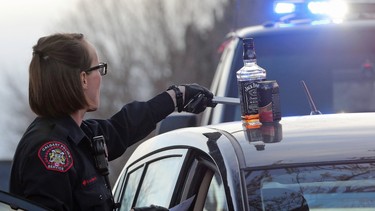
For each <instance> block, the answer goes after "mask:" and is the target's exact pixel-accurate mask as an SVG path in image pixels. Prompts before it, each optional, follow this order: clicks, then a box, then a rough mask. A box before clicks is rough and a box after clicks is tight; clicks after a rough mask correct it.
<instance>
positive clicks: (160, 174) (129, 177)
mask: <svg viewBox="0 0 375 211" xmlns="http://www.w3.org/2000/svg"><path fill="white" fill-rule="evenodd" d="M123 172H124V173H122V174H121V175H120V177H119V180H118V182H117V183H118V185H117V186H116V187H115V189H114V195H115V200H116V201H117V202H119V203H120V204H121V207H120V210H121V211H122V210H124V211H125V210H126V211H128V210H130V209H131V208H132V207H144V206H150V205H151V204H153V205H158V206H163V207H167V208H172V207H175V209H176V210H183V208H182V207H179V206H183V205H186V203H188V207H191V208H193V210H210V211H211V210H227V207H228V206H227V200H226V195H225V191H224V185H223V181H222V179H221V176H220V174H219V171H218V169H217V167H216V165H215V164H214V162H213V161H212V160H211V159H210V157H209V156H208V155H206V154H205V153H203V152H202V151H199V150H196V149H191V148H190V149H187V148H178V149H166V150H163V151H157V152H154V153H151V154H148V155H145V156H143V157H142V159H140V160H137V161H136V162H134V163H131V164H129V165H127V168H126V169H124V171H123ZM190 210H191V209H190Z"/></svg>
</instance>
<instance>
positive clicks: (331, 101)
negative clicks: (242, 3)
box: [224, 23, 375, 121]
mask: <svg viewBox="0 0 375 211" xmlns="http://www.w3.org/2000/svg"><path fill="white" fill-rule="evenodd" d="M293 28H294V27H292V28H290V29H289V28H286V29H283V30H275V31H269V32H267V34H266V33H258V34H250V35H248V36H249V37H253V38H254V42H255V48H256V53H257V61H258V64H259V65H260V66H261V67H263V68H265V69H266V71H267V79H268V80H277V82H278V84H279V86H280V97H281V98H280V100H281V110H282V114H283V116H291V115H306V114H309V113H310V106H309V103H308V101H307V98H306V94H305V91H304V89H303V87H302V85H301V81H302V80H303V81H305V83H306V85H307V86H308V88H309V90H310V93H311V95H312V97H313V99H314V102H315V104H316V106H317V108H318V110H320V111H321V112H322V113H339V112H367V111H375V85H374V84H375V70H374V63H375V42H373V41H372V40H373V35H374V34H375V27H373V26H372V25H371V24H365V23H363V24H358V25H354V24H353V25H345V26H344V25H329V27H328V26H320V27H310V28H308V27H306V28H304V27H300V28H294V29H293ZM242 66H243V62H242V43H241V42H239V44H238V45H237V48H236V50H235V53H234V61H233V63H232V66H231V76H230V82H229V86H228V88H229V89H228V90H227V91H228V93H227V95H228V96H231V97H237V96H238V93H237V92H238V91H237V82H236V76H235V72H236V71H237V70H238V69H240V68H241V67H242ZM224 116H225V117H224V118H225V119H224V121H233V120H235V119H238V118H234V117H239V116H240V115H239V107H238V106H230V105H227V106H226V111H225V114H224Z"/></svg>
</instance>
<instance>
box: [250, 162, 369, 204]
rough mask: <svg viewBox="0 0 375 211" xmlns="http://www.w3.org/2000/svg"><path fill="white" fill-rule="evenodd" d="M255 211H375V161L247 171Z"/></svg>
mask: <svg viewBox="0 0 375 211" xmlns="http://www.w3.org/2000/svg"><path fill="white" fill-rule="evenodd" d="M245 176H246V184H247V190H248V202H249V206H250V209H251V210H328V209H334V210H342V209H345V210H369V208H371V210H373V209H374V208H375V180H374V176H375V164H374V163H363V164H346V165H327V166H312V167H296V168H295V167H293V168H284V169H271V170H263V171H247V173H246V175H245Z"/></svg>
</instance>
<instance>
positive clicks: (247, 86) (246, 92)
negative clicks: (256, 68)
mask: <svg viewBox="0 0 375 211" xmlns="http://www.w3.org/2000/svg"><path fill="white" fill-rule="evenodd" d="M258 86H259V85H258V83H257V82H256V81H238V90H239V96H240V101H241V112H242V116H246V115H253V114H258V94H257V89H258Z"/></svg>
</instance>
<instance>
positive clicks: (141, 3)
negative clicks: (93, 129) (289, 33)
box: [0, 0, 272, 180]
mask: <svg viewBox="0 0 375 211" xmlns="http://www.w3.org/2000/svg"><path fill="white" fill-rule="evenodd" d="M271 10H272V1H270V0H189V1H183V0H106V1H92V0H53V1H50V0H2V1H1V7H0V26H1V33H0V44H1V45H0V46H1V51H0V64H1V68H2V77H1V78H0V82H1V88H0V102H1V103H0V112H1V120H0V128H1V138H0V159H2V160H3V159H12V156H13V153H14V150H15V148H16V146H17V143H18V142H19V140H20V138H21V136H22V134H23V132H24V131H25V130H26V127H27V126H28V125H29V124H30V122H31V121H32V120H33V119H34V118H35V115H34V114H33V113H32V112H31V110H30V109H29V105H28V65H29V61H30V59H31V55H32V46H33V45H34V44H35V43H36V42H37V40H38V39H39V37H41V36H45V35H49V34H52V33H59V32H79V33H83V34H85V36H86V37H87V38H88V40H90V41H91V42H92V43H93V44H94V45H95V46H96V48H97V51H98V53H99V57H100V60H101V61H104V62H107V63H108V65H109V74H108V75H106V76H105V77H104V78H103V83H102V95H101V107H100V109H99V110H98V111H96V112H94V113H90V114H89V115H88V116H87V117H88V118H92V117H93V118H107V117H110V115H111V114H113V113H114V112H116V111H117V110H118V109H120V108H121V107H122V105H123V104H125V103H128V102H131V101H133V100H147V99H149V98H150V97H152V96H153V95H155V94H157V93H159V92H161V91H164V90H165V89H166V88H167V87H168V86H169V85H171V84H184V83H193V82H196V83H199V84H201V85H204V86H206V87H210V83H211V80H212V77H213V74H214V72H215V69H216V66H217V64H218V61H219V57H220V46H221V44H222V43H223V42H224V41H225V36H226V34H227V33H228V32H230V31H233V30H235V29H237V28H241V27H243V26H248V25H256V24H262V23H265V22H266V21H269V20H271V19H272V16H271V15H272V14H271ZM268 11H269V12H268ZM122 164H123V159H121V158H120V159H118V160H116V161H114V162H113V163H111V166H115V167H113V168H112V170H111V171H112V173H111V176H112V180H113V178H116V177H117V174H118V170H117V168H116V165H122Z"/></svg>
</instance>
